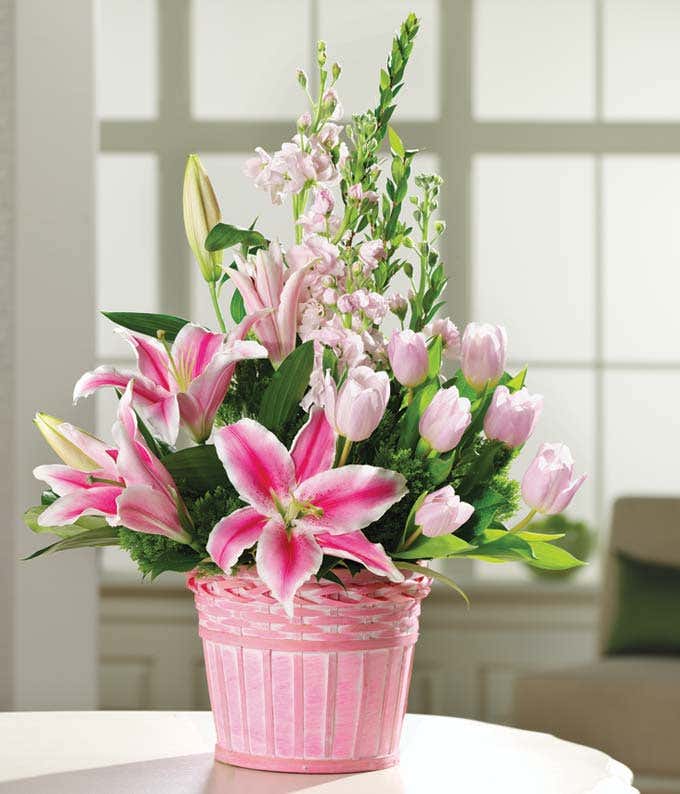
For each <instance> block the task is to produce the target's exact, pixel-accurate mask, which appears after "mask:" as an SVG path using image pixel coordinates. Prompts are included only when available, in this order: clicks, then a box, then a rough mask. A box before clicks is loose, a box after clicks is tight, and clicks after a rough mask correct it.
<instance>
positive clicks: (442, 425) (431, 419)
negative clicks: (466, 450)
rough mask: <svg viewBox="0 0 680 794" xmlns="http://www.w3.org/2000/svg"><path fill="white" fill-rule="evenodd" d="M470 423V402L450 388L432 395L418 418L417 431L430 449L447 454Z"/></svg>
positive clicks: (453, 387)
mask: <svg viewBox="0 0 680 794" xmlns="http://www.w3.org/2000/svg"><path fill="white" fill-rule="evenodd" d="M471 421H472V414H471V413H470V400H468V399H467V398H466V397H461V396H460V395H459V394H458V389H457V388H456V387H455V386H451V387H450V388H448V389H439V391H438V392H437V393H436V394H435V395H434V397H433V398H432V402H431V403H430V404H429V405H428V406H427V408H426V409H425V410H424V411H423V414H422V416H421V417H420V422H419V424H418V429H419V431H420V435H421V436H422V437H423V438H424V439H425V441H427V443H428V444H429V445H430V446H431V447H432V449H434V450H436V451H437V452H449V450H452V449H453V448H454V447H456V446H457V445H458V443H459V442H460V440H461V438H462V437H463V433H464V432H465V431H466V430H467V428H468V426H469V424H470V422H471Z"/></svg>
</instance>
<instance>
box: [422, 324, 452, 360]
mask: <svg viewBox="0 0 680 794" xmlns="http://www.w3.org/2000/svg"><path fill="white" fill-rule="evenodd" d="M423 333H424V334H425V336H426V337H428V338H429V337H431V336H441V338H442V355H443V357H444V358H448V359H456V358H458V356H459V355H460V332H459V331H458V328H456V326H455V325H454V323H452V322H451V320H449V318H448V317H439V318H437V319H436V320H432V322H431V323H428V324H427V325H426V326H425V327H424V328H423Z"/></svg>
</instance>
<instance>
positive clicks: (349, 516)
mask: <svg viewBox="0 0 680 794" xmlns="http://www.w3.org/2000/svg"><path fill="white" fill-rule="evenodd" d="M406 492H407V488H406V480H405V479H404V477H403V476H402V475H401V474H399V473H398V472H395V471H390V470H389V469H381V468H379V467H378V466H361V465H353V466H341V467H340V468H339V469H330V470H329V471H322V472H320V473H319V474H316V475H315V476H314V477H312V478H310V479H309V480H305V481H304V482H303V483H301V484H300V485H299V486H298V488H297V489H296V491H295V497H296V498H297V500H298V501H300V502H309V503H311V504H313V505H314V506H315V507H317V508H320V509H321V510H322V511H323V513H322V515H319V516H315V515H311V514H309V515H306V516H305V517H304V519H303V520H302V521H301V522H300V523H304V525H305V527H307V528H308V529H309V530H311V531H316V532H329V533H330V534H333V535H335V534H339V533H343V532H352V531H354V530H357V529H362V528H363V527H366V526H368V525H369V524H372V523H373V522H374V521H377V520H378V519H379V518H380V516H382V514H383V513H384V512H385V511H386V510H387V509H388V508H390V507H391V506H392V505H393V504H394V503H395V502H398V501H399V500H400V499H401V498H402V496H404V494H406Z"/></svg>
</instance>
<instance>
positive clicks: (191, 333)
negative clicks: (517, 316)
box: [172, 323, 225, 381]
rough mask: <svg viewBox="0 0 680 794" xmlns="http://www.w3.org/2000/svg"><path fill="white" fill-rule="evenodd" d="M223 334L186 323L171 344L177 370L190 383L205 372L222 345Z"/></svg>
mask: <svg viewBox="0 0 680 794" xmlns="http://www.w3.org/2000/svg"><path fill="white" fill-rule="evenodd" d="M224 339H225V337H224V335H223V334H215V333H212V331H207V330H206V329H205V328H201V326H200V325H195V324H194V323H187V324H186V325H185V326H183V327H182V329H181V330H180V332H179V333H178V334H177V337H176V339H175V341H174V342H173V343H172V357H173V360H174V362H175V365H176V367H177V369H178V370H179V371H180V372H181V373H182V374H183V375H186V379H187V381H191V380H193V379H194V378H196V377H197V376H198V375H200V374H201V372H203V370H205V368H206V367H207V366H208V364H210V362H211V361H212V359H213V356H214V355H215V354H216V353H217V352H218V351H219V350H220V348H221V347H222V345H223V343H224Z"/></svg>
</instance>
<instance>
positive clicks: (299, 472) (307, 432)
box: [290, 407, 336, 482]
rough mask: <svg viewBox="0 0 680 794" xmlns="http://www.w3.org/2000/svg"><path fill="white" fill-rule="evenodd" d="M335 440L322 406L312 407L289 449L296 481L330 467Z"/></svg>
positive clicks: (305, 478)
mask: <svg viewBox="0 0 680 794" xmlns="http://www.w3.org/2000/svg"><path fill="white" fill-rule="evenodd" d="M335 442H336V435H335V431H334V430H333V428H332V427H331V425H330V423H329V421H328V419H326V414H325V413H324V410H323V408H318V407H314V408H312V410H311V411H310V413H309V419H308V420H307V422H306V424H305V425H304V426H303V427H302V428H301V430H300V432H299V433H298V434H297V435H296V436H295V439H294V441H293V446H292V447H291V450H290V453H291V455H292V457H293V461H294V462H295V474H296V477H297V481H298V482H302V481H303V480H307V479H309V478H310V477H313V476H314V475H315V474H318V473H319V472H320V471H326V470H327V469H330V468H331V466H332V465H333V460H334V458H335Z"/></svg>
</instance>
